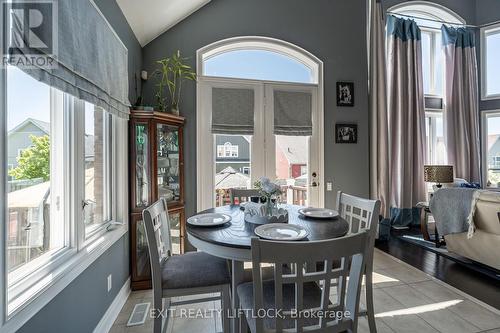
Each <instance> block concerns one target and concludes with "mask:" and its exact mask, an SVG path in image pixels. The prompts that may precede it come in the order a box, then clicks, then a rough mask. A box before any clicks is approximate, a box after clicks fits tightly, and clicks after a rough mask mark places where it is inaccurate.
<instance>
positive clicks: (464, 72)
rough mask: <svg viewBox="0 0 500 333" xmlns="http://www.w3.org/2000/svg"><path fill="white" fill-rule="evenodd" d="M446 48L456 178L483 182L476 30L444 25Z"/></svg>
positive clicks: (448, 127) (448, 128)
mask: <svg viewBox="0 0 500 333" xmlns="http://www.w3.org/2000/svg"><path fill="white" fill-rule="evenodd" d="M441 32H442V36H443V47H444V51H445V75H446V80H445V81H446V94H445V113H444V126H445V143H446V150H447V154H448V164H450V165H453V166H454V170H455V177H458V178H464V179H466V180H468V181H469V182H480V180H481V175H480V166H479V165H480V150H479V149H480V146H479V111H478V103H479V101H478V78H477V60H476V47H475V32H474V30H472V29H468V28H452V27H446V26H444V25H443V27H442V28H441Z"/></svg>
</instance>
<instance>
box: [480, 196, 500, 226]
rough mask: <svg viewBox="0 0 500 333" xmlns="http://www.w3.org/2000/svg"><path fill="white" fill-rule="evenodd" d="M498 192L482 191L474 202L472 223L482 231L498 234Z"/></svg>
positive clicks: (499, 207)
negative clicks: (474, 208)
mask: <svg viewBox="0 0 500 333" xmlns="http://www.w3.org/2000/svg"><path fill="white" fill-rule="evenodd" d="M499 212H500V193H499V192H493V191H482V192H481V193H480V195H479V199H478V201H477V203H476V211H475V214H474V224H475V226H476V228H477V229H480V230H482V231H484V232H488V233H492V234H495V235H500V219H499V216H498V213H499Z"/></svg>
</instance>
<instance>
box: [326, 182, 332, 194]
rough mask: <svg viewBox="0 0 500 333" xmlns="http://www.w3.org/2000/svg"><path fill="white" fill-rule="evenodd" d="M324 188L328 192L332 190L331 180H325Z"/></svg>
mask: <svg viewBox="0 0 500 333" xmlns="http://www.w3.org/2000/svg"><path fill="white" fill-rule="evenodd" d="M326 190H327V191H329V192H331V191H333V182H326Z"/></svg>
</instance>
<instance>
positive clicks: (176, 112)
mask: <svg viewBox="0 0 500 333" xmlns="http://www.w3.org/2000/svg"><path fill="white" fill-rule="evenodd" d="M170 112H171V113H172V114H173V115H176V116H178V115H179V107H177V106H172V108H171V109H170Z"/></svg>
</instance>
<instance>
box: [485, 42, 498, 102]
mask: <svg viewBox="0 0 500 333" xmlns="http://www.w3.org/2000/svg"><path fill="white" fill-rule="evenodd" d="M486 40H487V45H488V47H487V54H486V63H487V64H488V73H489V75H487V76H486V77H487V82H486V86H487V88H488V94H498V93H500V33H497V34H494V35H490V36H487V37H486Z"/></svg>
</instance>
